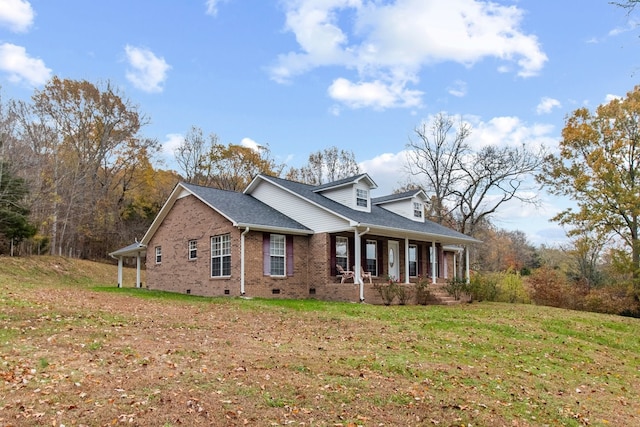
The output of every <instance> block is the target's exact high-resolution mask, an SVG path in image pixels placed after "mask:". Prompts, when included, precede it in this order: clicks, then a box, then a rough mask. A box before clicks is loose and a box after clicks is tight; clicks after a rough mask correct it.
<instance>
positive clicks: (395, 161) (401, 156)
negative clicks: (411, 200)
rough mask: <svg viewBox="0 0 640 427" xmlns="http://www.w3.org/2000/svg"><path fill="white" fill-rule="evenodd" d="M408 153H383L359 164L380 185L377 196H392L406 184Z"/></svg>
mask: <svg viewBox="0 0 640 427" xmlns="http://www.w3.org/2000/svg"><path fill="white" fill-rule="evenodd" d="M406 158H407V157H406V152H405V151H400V152H398V153H383V154H380V155H378V156H376V157H374V158H373V159H370V160H365V161H363V162H361V163H360V164H359V166H360V169H361V170H362V171H363V172H366V173H368V174H369V175H370V176H371V178H373V180H374V181H375V183H376V184H377V185H378V188H377V189H376V190H375V191H376V194H375V196H376V197H377V196H385V195H387V194H391V193H392V192H393V190H394V189H396V188H399V187H401V186H402V185H403V184H404V179H403V177H404V176H405V160H406Z"/></svg>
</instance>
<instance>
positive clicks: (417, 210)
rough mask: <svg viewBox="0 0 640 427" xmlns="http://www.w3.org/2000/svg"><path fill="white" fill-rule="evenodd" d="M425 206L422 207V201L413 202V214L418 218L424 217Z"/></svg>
mask: <svg viewBox="0 0 640 427" xmlns="http://www.w3.org/2000/svg"><path fill="white" fill-rule="evenodd" d="M423 211H424V208H423V207H422V203H420V202H413V216H414V217H416V218H422V212H423Z"/></svg>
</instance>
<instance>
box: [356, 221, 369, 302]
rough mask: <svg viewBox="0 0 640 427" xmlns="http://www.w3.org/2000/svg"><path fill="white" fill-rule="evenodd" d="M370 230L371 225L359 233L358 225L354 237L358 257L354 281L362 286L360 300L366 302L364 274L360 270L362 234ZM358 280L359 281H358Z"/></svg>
mask: <svg viewBox="0 0 640 427" xmlns="http://www.w3.org/2000/svg"><path fill="white" fill-rule="evenodd" d="M368 232H369V227H367V229H366V230H364V231H363V232H362V233H358V228H357V227H356V228H355V230H354V232H353V234H354V235H355V237H354V239H353V240H354V244H355V246H356V247H355V254H354V256H355V257H356V259H355V261H356V265H354V266H353V269H354V270H355V271H354V272H353V276H354V278H353V283H358V285H359V287H360V302H364V280H362V275H361V274H360V271H362V262H361V261H362V236H364V235H365V234H367V233H368ZM356 280H357V282H356Z"/></svg>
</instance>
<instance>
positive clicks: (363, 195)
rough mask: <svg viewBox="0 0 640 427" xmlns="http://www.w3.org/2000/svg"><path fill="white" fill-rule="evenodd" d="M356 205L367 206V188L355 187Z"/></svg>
mask: <svg viewBox="0 0 640 427" xmlns="http://www.w3.org/2000/svg"><path fill="white" fill-rule="evenodd" d="M356 205H358V206H360V207H363V208H366V207H367V206H369V190H364V189H362V188H356Z"/></svg>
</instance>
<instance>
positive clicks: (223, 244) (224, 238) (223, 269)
mask: <svg viewBox="0 0 640 427" xmlns="http://www.w3.org/2000/svg"><path fill="white" fill-rule="evenodd" d="M226 276H231V235H230V234H223V235H220V236H213V237H212V238H211V277H226Z"/></svg>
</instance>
